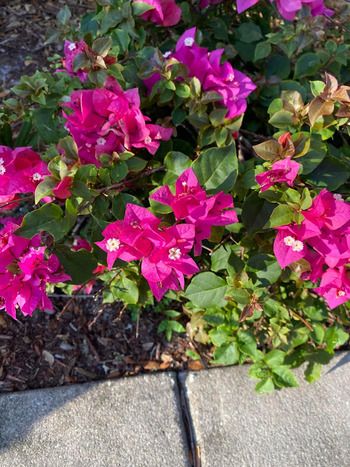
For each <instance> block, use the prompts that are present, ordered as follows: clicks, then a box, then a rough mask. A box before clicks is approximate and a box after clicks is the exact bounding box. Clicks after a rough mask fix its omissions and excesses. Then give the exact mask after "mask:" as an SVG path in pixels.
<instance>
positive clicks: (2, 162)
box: [0, 157, 5, 165]
mask: <svg viewBox="0 0 350 467" xmlns="http://www.w3.org/2000/svg"><path fill="white" fill-rule="evenodd" d="M4 163H5V161H4V159H3V158H2V157H0V165H4Z"/></svg>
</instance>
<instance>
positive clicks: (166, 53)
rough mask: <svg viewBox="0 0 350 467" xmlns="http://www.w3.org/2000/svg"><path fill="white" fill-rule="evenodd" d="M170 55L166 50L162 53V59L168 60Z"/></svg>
mask: <svg viewBox="0 0 350 467" xmlns="http://www.w3.org/2000/svg"><path fill="white" fill-rule="evenodd" d="M170 55H171V52H170V50H168V51H167V52H164V53H163V57H164V58H168V57H170Z"/></svg>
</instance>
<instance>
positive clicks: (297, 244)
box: [292, 240, 304, 253]
mask: <svg viewBox="0 0 350 467" xmlns="http://www.w3.org/2000/svg"><path fill="white" fill-rule="evenodd" d="M303 249H304V243H303V242H301V241H300V240H295V242H294V244H293V245H292V250H293V251H296V252H298V253H299V252H300V251H303Z"/></svg>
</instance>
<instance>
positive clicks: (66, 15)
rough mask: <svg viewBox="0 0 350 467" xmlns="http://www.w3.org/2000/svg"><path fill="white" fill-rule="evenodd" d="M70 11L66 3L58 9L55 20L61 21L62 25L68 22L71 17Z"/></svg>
mask: <svg viewBox="0 0 350 467" xmlns="http://www.w3.org/2000/svg"><path fill="white" fill-rule="evenodd" d="M71 16H72V13H71V11H70V9H69V7H68V6H67V5H65V6H64V7H63V8H61V9H60V11H59V12H58V13H57V16H56V18H57V21H58V22H59V23H61V24H62V25H63V26H65V25H66V24H68V21H69V20H70V19H71Z"/></svg>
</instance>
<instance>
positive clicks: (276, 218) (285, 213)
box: [265, 204, 294, 228]
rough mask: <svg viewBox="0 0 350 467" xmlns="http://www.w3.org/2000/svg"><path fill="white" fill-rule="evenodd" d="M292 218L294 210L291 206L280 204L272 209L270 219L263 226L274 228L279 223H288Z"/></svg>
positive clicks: (279, 224)
mask: <svg viewBox="0 0 350 467" xmlns="http://www.w3.org/2000/svg"><path fill="white" fill-rule="evenodd" d="M293 219H294V211H293V209H292V208H290V207H288V206H286V205H284V204H280V205H278V206H276V207H275V209H274V210H273V212H272V214H271V217H270V219H269V220H268V222H267V223H266V226H265V228H274V227H279V226H281V225H288V224H290V223H291V222H292V221H293Z"/></svg>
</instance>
